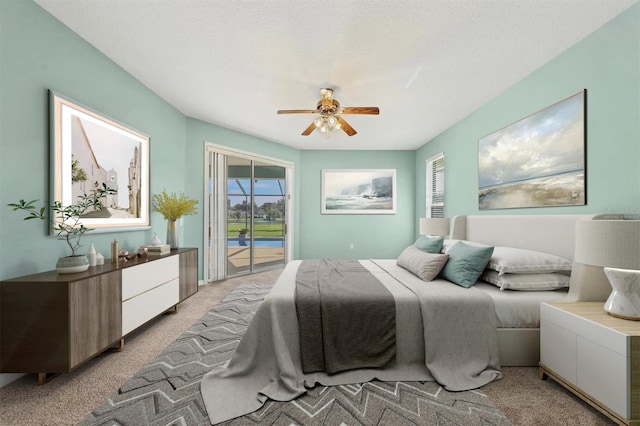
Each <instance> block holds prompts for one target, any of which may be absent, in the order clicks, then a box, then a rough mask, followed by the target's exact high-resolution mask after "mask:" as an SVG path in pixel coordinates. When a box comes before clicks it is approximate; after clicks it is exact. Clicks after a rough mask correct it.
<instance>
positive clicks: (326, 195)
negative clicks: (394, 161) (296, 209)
mask: <svg viewBox="0 0 640 426" xmlns="http://www.w3.org/2000/svg"><path fill="white" fill-rule="evenodd" d="M395 194H396V170H395V169H324V170H322V214H395V213H396V197H395Z"/></svg>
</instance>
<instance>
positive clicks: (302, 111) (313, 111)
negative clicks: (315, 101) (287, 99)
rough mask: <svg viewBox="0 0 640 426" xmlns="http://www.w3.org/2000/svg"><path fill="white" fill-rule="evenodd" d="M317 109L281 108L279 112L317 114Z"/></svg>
mask: <svg viewBox="0 0 640 426" xmlns="http://www.w3.org/2000/svg"><path fill="white" fill-rule="evenodd" d="M317 112H318V110H316V109H279V110H278V114H315V113H317Z"/></svg>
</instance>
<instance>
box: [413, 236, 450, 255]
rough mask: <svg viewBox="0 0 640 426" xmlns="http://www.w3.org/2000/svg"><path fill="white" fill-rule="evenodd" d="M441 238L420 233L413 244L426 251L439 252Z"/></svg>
mask: <svg viewBox="0 0 640 426" xmlns="http://www.w3.org/2000/svg"><path fill="white" fill-rule="evenodd" d="M443 242H444V239H443V238H429V237H425V236H424V235H420V236H419V237H418V239H417V240H416V242H415V243H413V245H414V246H415V247H416V248H419V249H420V250H422V251H426V252H427V253H440V252H441V251H442V244H443Z"/></svg>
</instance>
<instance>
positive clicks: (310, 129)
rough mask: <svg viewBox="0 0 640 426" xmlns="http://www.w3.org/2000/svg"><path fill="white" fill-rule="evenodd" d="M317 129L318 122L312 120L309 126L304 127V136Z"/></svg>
mask: <svg viewBox="0 0 640 426" xmlns="http://www.w3.org/2000/svg"><path fill="white" fill-rule="evenodd" d="M315 129H316V123H315V121H312V122H311V124H309V127H307V128H306V129H304V132H302V136H309V135H310V134H311V132H313V131H314V130H315Z"/></svg>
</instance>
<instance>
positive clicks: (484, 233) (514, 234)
mask: <svg viewBox="0 0 640 426" xmlns="http://www.w3.org/2000/svg"><path fill="white" fill-rule="evenodd" d="M584 219H586V220H594V219H622V216H620V215H610V214H583V215H468V216H455V217H454V218H453V219H452V220H451V238H452V239H456V240H468V241H477V242H480V243H484V244H488V245H492V246H504V247H515V248H521V249H528V250H535V251H540V252H543V253H549V254H555V255H556V256H562V257H564V258H565V259H569V260H573V252H574V241H575V222H576V221H577V220H584Z"/></svg>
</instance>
